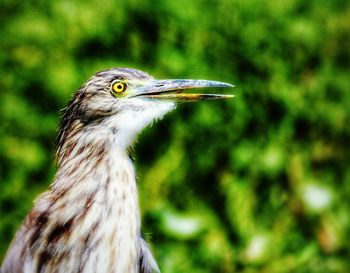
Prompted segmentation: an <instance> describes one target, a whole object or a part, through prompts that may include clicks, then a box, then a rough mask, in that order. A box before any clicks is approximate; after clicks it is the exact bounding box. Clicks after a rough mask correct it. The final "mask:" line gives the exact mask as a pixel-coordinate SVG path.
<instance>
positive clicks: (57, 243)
mask: <svg viewBox="0 0 350 273" xmlns="http://www.w3.org/2000/svg"><path fill="white" fill-rule="evenodd" d="M204 87H207V88H212V87H232V85H231V84H228V83H224V82H219V81H209V80H192V79H171V80H156V79H154V78H153V77H151V76H150V75H149V74H147V73H145V72H142V71H140V70H136V69H131V68H111V69H106V70H103V71H100V72H97V73H96V74H95V75H93V76H92V77H91V78H90V79H89V80H88V81H87V82H86V83H85V84H83V85H82V86H81V87H80V88H79V89H78V91H76V93H75V94H74V95H73V97H72V98H71V100H70V101H69V103H68V105H67V107H66V108H65V110H64V114H63V116H62V118H61V122H60V126H59V130H58V137H57V151H56V164H57V171H56V174H55V176H54V179H53V182H52V183H51V185H50V186H49V188H48V189H47V191H45V192H44V193H42V194H41V195H40V196H39V197H38V198H37V199H36V201H35V202H34V206H33V208H32V210H31V212H30V213H29V214H28V215H27V216H26V218H25V219H24V221H23V223H22V225H21V226H20V228H19V230H18V231H17V233H16V235H15V237H14V239H13V241H12V243H11V245H10V247H9V249H8V251H7V254H6V256H5V258H4V261H3V264H2V267H1V272H2V273H10V272H13V273H18V272H23V273H27V272H30V273H33V272H38V273H39V272H40V273H47V272H50V273H52V272H57V273H60V272H62V273H73V272H99V273H104V272H116V273H151V272H160V271H159V268H158V265H157V263H156V261H155V259H154V257H153V254H152V252H151V249H150V246H149V244H148V243H147V242H146V240H145V239H144V238H143V236H142V233H141V217H140V208H139V204H138V191H137V183H136V182H137V181H136V180H137V179H136V171H135V167H134V164H133V160H132V157H131V154H130V153H131V147H132V146H133V144H134V142H135V139H136V137H137V135H138V134H139V133H140V132H141V131H142V130H143V129H144V128H145V127H147V125H149V124H151V123H152V122H153V121H155V120H158V119H160V118H162V117H163V116H164V115H165V114H166V113H168V112H170V111H171V110H173V109H175V107H176V105H177V104H178V103H180V102H188V101H202V100H211V99H225V98H231V97H232V95H223V94H189V93H185V92H184V90H186V89H193V88H204Z"/></svg>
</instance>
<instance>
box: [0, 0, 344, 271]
mask: <svg viewBox="0 0 350 273" xmlns="http://www.w3.org/2000/svg"><path fill="white" fill-rule="evenodd" d="M0 5H1V8H0V13H1V16H0V23H1V28H0V37H1V39H0V51H1V54H0V72H1V77H0V90H1V92H0V117H1V125H0V158H1V165H0V180H1V184H0V185H1V191H0V217H1V218H0V257H3V255H4V253H5V251H6V249H7V247H8V244H9V243H10V240H11V238H12V237H13V235H14V232H15V230H16V229H17V228H18V226H19V224H20V222H21V221H22V219H23V218H24V216H25V215H26V213H28V211H29V210H30V208H31V206H32V201H33V199H35V197H36V196H37V195H38V194H39V193H40V192H42V191H43V190H45V189H46V188H47V186H48V185H49V183H50V180H51V179H52V177H53V175H54V172H55V166H54V164H53V154H54V139H55V134H56V128H57V124H58V121H59V109H62V108H63V107H64V105H65V103H66V102H67V101H68V99H69V97H70V96H71V95H72V92H73V91H74V90H76V89H77V88H78V87H79V86H80V85H81V84H82V83H83V82H84V81H85V80H86V79H87V78H88V77H89V76H90V75H91V74H93V73H94V72H96V71H97V70H101V69H104V68H109V67H117V66H127V67H134V68H138V69H142V70H145V71H148V72H149V73H150V74H151V75H154V76H155V77H157V78H181V77H187V78H206V79H213V80H222V81H227V82H231V83H233V84H235V85H236V86H237V87H236V88H235V89H234V90H233V92H234V94H235V95H236V97H235V98H234V99H232V100H230V101H220V102H205V103H196V104H186V105H180V106H179V107H178V109H177V111H175V112H174V113H171V114H169V115H168V116H167V117H166V118H165V119H164V120H163V121H160V122H159V123H158V124H156V125H155V126H153V127H152V128H149V129H147V130H146V131H145V132H143V133H142V135H141V136H140V140H139V143H138V144H137V145H136V152H135V153H136V154H135V158H136V164H137V168H138V172H139V177H140V183H139V189H140V198H141V200H140V203H141V207H142V212H143V227H144V231H145V233H146V234H148V236H149V237H151V239H152V243H153V245H154V246H155V247H154V252H155V255H156V257H157V260H158V262H159V265H160V268H161V269H162V271H163V272H165V273H166V272H168V273H171V272H192V273H195V272H245V273H253V272H320V273H321V272H349V270H350V215H349V214H350V198H349V196H350V168H349V162H350V149H349V148H350V147H349V140H350V126H349V124H350V123H349V122H350V80H349V79H350V77H349V75H350V73H349V72H350V69H349V66H350V58H349V57H350V23H349V22H350V21H349V18H350V5H349V2H348V1H341V0H335V1H316V0H310V1H302V0H288V1H260V0H248V1H234V0H220V1H204V0H193V1H187V0H174V1H160V0H156V1H143V0H131V1H112V0H104V1H96V0H86V1H82V0H78V1H70V0H63V1H44V0H32V1H14V0H2V1H1V3H0ZM227 92H231V90H230V91H227Z"/></svg>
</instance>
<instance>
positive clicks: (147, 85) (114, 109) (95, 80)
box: [58, 68, 232, 153]
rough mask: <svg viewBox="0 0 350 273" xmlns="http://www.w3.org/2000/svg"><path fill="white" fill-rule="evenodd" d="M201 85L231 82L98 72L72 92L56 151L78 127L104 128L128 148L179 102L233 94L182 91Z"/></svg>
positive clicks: (125, 71)
mask: <svg viewBox="0 0 350 273" xmlns="http://www.w3.org/2000/svg"><path fill="white" fill-rule="evenodd" d="M203 87H232V85H230V84H227V83H223V82H217V81H207V80H179V79H175V80H156V79H154V78H153V77H151V76H149V75H148V74H146V73H144V72H142V71H139V70H135V69H130V68H112V69H108V70H103V71H101V72H98V73H96V74H95V75H94V76H92V77H91V78H90V79H89V80H88V81H87V82H86V83H85V84H84V85H83V86H82V87H81V88H80V89H79V90H78V91H77V92H76V93H75V94H74V96H73V98H72V99H71V101H70V102H69V104H68V106H67V107H66V109H65V114H64V116H63V118H62V120H61V125H60V130H59V135H58V153H60V149H61V148H62V147H63V146H64V143H65V142H66V139H67V138H69V137H70V136H72V135H75V133H76V131H77V130H79V131H83V132H86V133H88V132H90V133H91V132H92V133H95V134H96V135H95V136H96V137H99V135H98V134H99V133H100V132H101V130H100V129H103V130H105V129H107V131H110V132H112V133H113V134H114V135H115V139H116V141H117V142H118V144H119V145H121V146H122V147H124V148H127V147H128V146H130V145H131V144H132V142H133V140H134V138H135V136H136V135H137V134H138V133H139V132H140V131H141V130H142V129H143V128H144V127H146V126H147V125H148V124H150V123H152V122H153V121H154V120H156V119H159V118H162V117H163V116H164V115H165V114H166V113H167V112H169V111H171V110H173V109H174V108H175V105H176V103H178V102H187V101H199V100H210V99H223V98H230V97H232V95H218V94H188V93H183V91H184V90H185V89H193V88H203ZM107 131H106V130H105V131H104V132H107ZM92 135H93V134H92Z"/></svg>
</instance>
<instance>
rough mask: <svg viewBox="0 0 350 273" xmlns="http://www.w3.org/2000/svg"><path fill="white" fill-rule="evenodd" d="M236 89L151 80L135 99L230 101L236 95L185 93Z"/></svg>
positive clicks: (202, 82)
mask: <svg viewBox="0 0 350 273" xmlns="http://www.w3.org/2000/svg"><path fill="white" fill-rule="evenodd" d="M213 87H234V86H233V85H231V84H228V83H224V82H218V81H208V80H177V79H176V80H151V81H150V82H148V83H146V84H145V85H143V86H142V87H140V88H139V90H138V93H137V94H135V95H134V96H133V97H143V98H150V99H157V100H169V101H173V102H190V101H199V100H215V99H228V98H232V97H234V95H222V94H189V93H183V91H184V90H187V89H195V88H213Z"/></svg>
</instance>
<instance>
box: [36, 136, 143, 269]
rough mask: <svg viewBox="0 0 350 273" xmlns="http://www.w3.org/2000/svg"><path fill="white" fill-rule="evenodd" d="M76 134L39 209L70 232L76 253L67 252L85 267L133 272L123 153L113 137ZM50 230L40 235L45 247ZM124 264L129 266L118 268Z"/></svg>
mask: <svg viewBox="0 0 350 273" xmlns="http://www.w3.org/2000/svg"><path fill="white" fill-rule="evenodd" d="M82 133H84V135H80V136H79V133H77V134H78V135H76V136H75V139H76V140H77V142H74V139H73V140H70V142H69V143H68V146H67V147H66V149H68V150H66V153H65V157H64V158H62V160H61V161H60V164H59V168H58V171H57V175H56V178H55V181H54V183H53V184H52V185H51V187H50V190H49V192H48V194H47V195H46V197H44V198H43V201H42V202H44V203H46V202H45V200H46V201H47V203H48V207H45V206H44V207H42V209H44V210H48V211H49V214H50V217H53V218H55V219H57V222H58V224H57V225H59V226H61V227H62V226H63V227H66V226H69V227H74V229H75V230H70V231H69V232H70V237H71V240H74V241H75V242H73V244H74V246H75V247H76V248H77V249H76V251H73V252H72V253H84V254H83V255H84V257H82V258H83V259H84V260H86V261H87V263H88V262H95V263H96V261H97V263H98V268H99V272H111V271H113V272H136V271H137V269H138V259H139V255H140V245H139V239H140V212H139V206H138V194H137V186H136V178H135V177H136V176H135V170H134V167H133V163H132V161H131V159H130V158H129V156H128V154H127V151H126V150H125V149H120V147H118V145H116V143H115V141H114V140H113V132H107V131H101V132H99V133H100V134H99V135H98V137H96V134H95V135H94V136H95V137H94V136H91V135H90V136H89V135H88V134H87V133H86V132H82ZM109 134H112V135H109ZM39 204H40V201H39ZM39 209H40V208H39ZM67 223H68V224H67ZM75 223H76V224H75ZM61 229H62V228H61ZM61 229H60V230H61ZM53 230H55V227H48V228H47V230H46V235H45V234H44V235H43V236H47V240H46V241H48V244H50V238H51V237H52V236H50V234H52V232H53ZM62 238H63V237H62ZM57 239H58V240H59V239H60V238H55V240H57ZM81 241H83V242H84V246H83V247H82V246H81V244H79V242H81ZM55 245H57V244H56V243H55ZM65 246H67V244H66V245H65ZM79 248H81V249H79ZM94 248H97V249H99V250H100V251H99V250H96V249H94ZM89 249H94V251H91V252H90V251H89ZM55 251H64V249H61V250H57V249H56V250H55ZM92 255H94V257H92ZM108 255H112V256H108ZM130 259H131V260H133V261H135V262H134V263H129V264H124V262H123V261H125V262H126V261H130ZM84 266H85V267H86V268H89V266H93V265H89V264H85V265H84ZM112 269H113V270H112ZM116 269H118V270H116Z"/></svg>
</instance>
